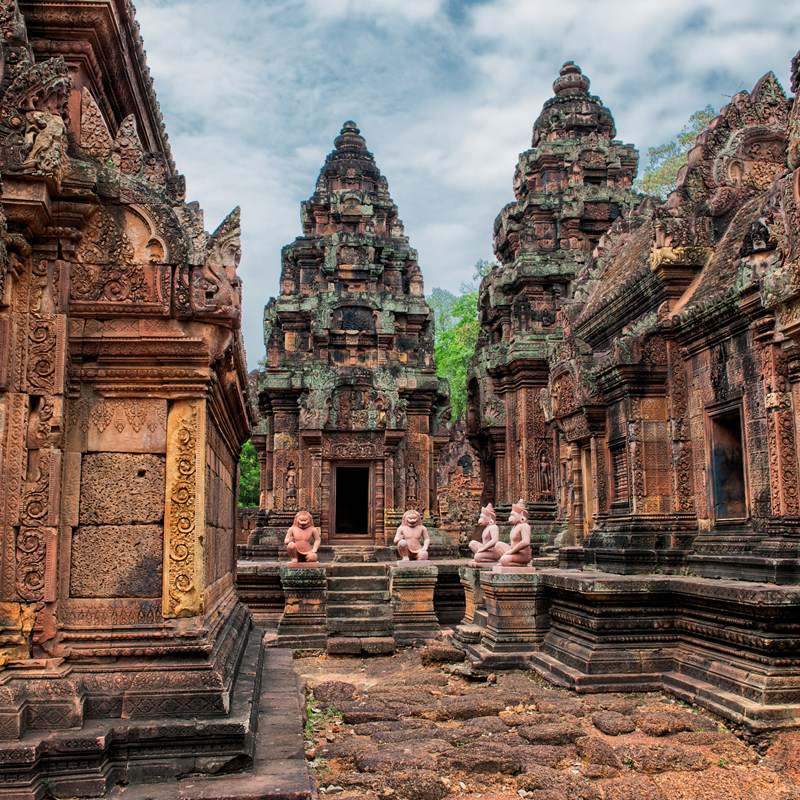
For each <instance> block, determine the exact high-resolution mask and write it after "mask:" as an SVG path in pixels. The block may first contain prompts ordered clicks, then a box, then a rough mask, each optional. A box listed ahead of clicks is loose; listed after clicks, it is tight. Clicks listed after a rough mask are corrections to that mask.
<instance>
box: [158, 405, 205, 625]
mask: <svg viewBox="0 0 800 800" xmlns="http://www.w3.org/2000/svg"><path fill="white" fill-rule="evenodd" d="M205 454H206V401H205V400H202V399H195V400H176V401H175V402H174V403H172V406H171V407H170V410H169V416H168V418H167V467H166V501H165V502H166V505H165V514H164V588H163V594H162V609H163V614H164V616H165V617H167V618H169V617H193V616H197V615H198V614H201V613H202V612H203V589H204V587H205V575H204V555H203V533H204V531H205Z"/></svg>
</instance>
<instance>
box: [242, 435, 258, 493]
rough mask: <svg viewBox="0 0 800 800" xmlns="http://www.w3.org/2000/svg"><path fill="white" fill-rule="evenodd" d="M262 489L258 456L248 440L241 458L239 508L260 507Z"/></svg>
mask: <svg viewBox="0 0 800 800" xmlns="http://www.w3.org/2000/svg"><path fill="white" fill-rule="evenodd" d="M260 489H261V481H260V471H259V468H258V454H257V453H256V448H255V447H253V443H252V442H251V441H250V440H249V439H248V440H247V441H246V442H245V443H244V446H243V447H242V452H241V455H240V456H239V506H240V507H241V508H253V507H257V506H258V499H259V497H258V496H259V493H260Z"/></svg>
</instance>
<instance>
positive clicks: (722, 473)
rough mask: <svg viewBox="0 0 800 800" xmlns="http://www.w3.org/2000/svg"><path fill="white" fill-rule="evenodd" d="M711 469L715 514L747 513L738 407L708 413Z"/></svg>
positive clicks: (725, 517) (735, 515)
mask: <svg viewBox="0 0 800 800" xmlns="http://www.w3.org/2000/svg"><path fill="white" fill-rule="evenodd" d="M710 422H711V473H712V478H713V480H712V490H713V494H714V516H715V518H716V519H718V520H732V519H743V518H744V517H746V516H747V504H746V499H745V478H744V447H743V445H742V418H741V414H740V413H739V409H738V408H734V409H730V410H728V411H724V412H722V413H720V414H716V415H714V416H713V417H711V420H710Z"/></svg>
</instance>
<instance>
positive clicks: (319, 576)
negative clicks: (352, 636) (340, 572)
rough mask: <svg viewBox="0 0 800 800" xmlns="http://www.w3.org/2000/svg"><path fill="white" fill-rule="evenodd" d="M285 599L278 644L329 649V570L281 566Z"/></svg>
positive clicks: (315, 567) (316, 567) (320, 567)
mask: <svg viewBox="0 0 800 800" xmlns="http://www.w3.org/2000/svg"><path fill="white" fill-rule="evenodd" d="M281 585H282V586H283V593H284V597H285V605H284V607H283V616H282V617H281V620H280V622H279V623H278V644H279V645H281V646H284V647H293V648H295V649H299V648H303V649H309V650H316V649H322V650H324V649H325V644H326V641H327V638H328V637H327V632H326V615H327V596H328V582H327V577H326V574H325V567H323V566H322V565H321V564H318V565H316V566H299V567H281Z"/></svg>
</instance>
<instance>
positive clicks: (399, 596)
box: [390, 563, 439, 645]
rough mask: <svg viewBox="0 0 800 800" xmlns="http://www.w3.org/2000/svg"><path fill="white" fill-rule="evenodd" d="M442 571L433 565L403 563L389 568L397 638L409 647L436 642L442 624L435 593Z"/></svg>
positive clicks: (398, 641) (399, 642) (395, 636)
mask: <svg viewBox="0 0 800 800" xmlns="http://www.w3.org/2000/svg"><path fill="white" fill-rule="evenodd" d="M438 575H439V568H438V567H437V566H435V565H434V564H425V563H412V564H409V563H401V564H396V565H394V566H392V567H391V568H390V587H391V597H392V618H393V621H394V638H395V641H396V642H397V643H398V644H401V645H407V644H413V643H414V642H418V641H422V640H425V639H433V638H435V637H436V636H437V634H438V633H439V620H438V619H437V618H436V612H435V611H434V608H433V593H434V590H435V589H436V579H437V577H438Z"/></svg>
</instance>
